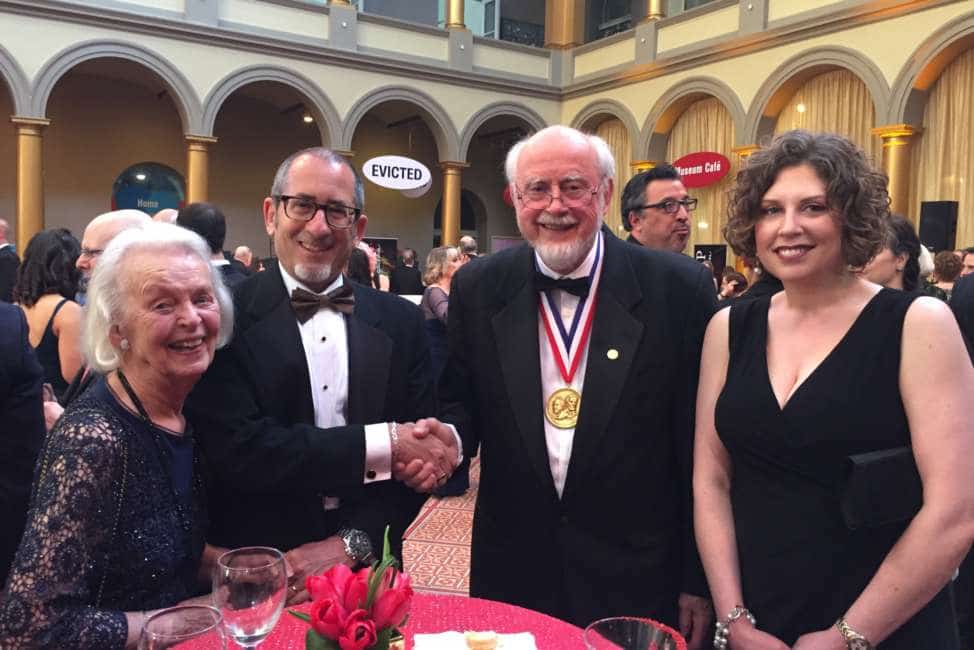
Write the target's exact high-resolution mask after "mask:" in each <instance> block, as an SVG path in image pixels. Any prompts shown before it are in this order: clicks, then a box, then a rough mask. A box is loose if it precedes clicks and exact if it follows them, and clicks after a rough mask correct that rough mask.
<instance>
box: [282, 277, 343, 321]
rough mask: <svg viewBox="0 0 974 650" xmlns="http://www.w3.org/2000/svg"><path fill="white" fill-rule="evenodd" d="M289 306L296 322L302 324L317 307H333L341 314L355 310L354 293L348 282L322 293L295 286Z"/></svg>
mask: <svg viewBox="0 0 974 650" xmlns="http://www.w3.org/2000/svg"><path fill="white" fill-rule="evenodd" d="M291 307H292V308H293V309H294V315H295V316H297V317H298V322H299V323H302V324H304V323H306V322H308V320H309V319H310V318H311V317H312V316H314V315H315V314H317V313H318V310H319V309H333V310H335V311H337V312H339V313H342V314H351V313H352V312H353V311H354V310H355V294H354V293H353V292H352V287H351V285H349V284H343V285H342V286H340V287H338V288H337V289H332V290H331V291H329V292H328V293H326V294H322V295H319V294H317V293H311V292H310V291H308V290H306V289H302V288H301V287H296V288H295V289H294V291H292V292H291Z"/></svg>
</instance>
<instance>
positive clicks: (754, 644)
mask: <svg viewBox="0 0 974 650" xmlns="http://www.w3.org/2000/svg"><path fill="white" fill-rule="evenodd" d="M727 640H728V641H730V648H731V650H788V646H787V645H786V644H785V642H784V641H782V640H781V639H779V638H777V637H774V636H771V635H770V634H768V633H767V632H762V631H761V630H759V629H757V628H755V627H754V626H752V625H751V624H750V623H749V622H748V621H741V622H740V623H739V624H738V625H734V624H731V628H730V634H728V635H727ZM795 647H797V646H795ZM842 650H845V649H844V648H843V649H842Z"/></svg>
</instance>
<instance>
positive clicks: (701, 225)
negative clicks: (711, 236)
mask: <svg viewBox="0 0 974 650" xmlns="http://www.w3.org/2000/svg"><path fill="white" fill-rule="evenodd" d="M697 228H699V229H700V230H706V229H707V228H710V224H709V223H707V222H706V221H698V222H697Z"/></svg>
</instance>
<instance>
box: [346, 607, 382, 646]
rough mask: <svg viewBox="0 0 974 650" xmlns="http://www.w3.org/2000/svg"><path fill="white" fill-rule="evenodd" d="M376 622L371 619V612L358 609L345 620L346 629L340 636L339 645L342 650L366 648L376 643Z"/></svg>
mask: <svg viewBox="0 0 974 650" xmlns="http://www.w3.org/2000/svg"><path fill="white" fill-rule="evenodd" d="M375 640H376V635H375V623H373V622H372V621H370V620H369V613H368V612H366V611H365V610H364V609H356V610H355V611H354V612H352V613H351V614H349V615H348V618H347V619H346V620H345V629H344V631H343V632H342V635H341V636H340V637H338V646H339V647H340V648H341V649H342V650H365V648H368V647H369V646H372V645H375Z"/></svg>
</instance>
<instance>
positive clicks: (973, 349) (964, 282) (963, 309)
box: [950, 274, 974, 361]
mask: <svg viewBox="0 0 974 650" xmlns="http://www.w3.org/2000/svg"><path fill="white" fill-rule="evenodd" d="M950 308H951V309H952V310H953V312H954V316H955V317H956V318H957V324H958V325H960V331H961V334H963V335H964V342H965V343H966V344H967V351H968V353H970V355H971V361H974V274H971V275H965V276H964V277H962V278H957V281H956V282H954V290H953V292H952V293H951V295H950Z"/></svg>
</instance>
